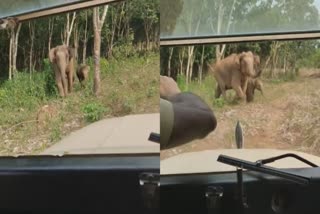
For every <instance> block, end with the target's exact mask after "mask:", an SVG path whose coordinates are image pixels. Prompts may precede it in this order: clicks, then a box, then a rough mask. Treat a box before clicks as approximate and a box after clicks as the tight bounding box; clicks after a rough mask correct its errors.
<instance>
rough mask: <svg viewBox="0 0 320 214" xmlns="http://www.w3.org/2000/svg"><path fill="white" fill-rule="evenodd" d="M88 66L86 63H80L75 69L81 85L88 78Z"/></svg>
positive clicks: (83, 84)
mask: <svg viewBox="0 0 320 214" xmlns="http://www.w3.org/2000/svg"><path fill="white" fill-rule="evenodd" d="M89 72H90V67H89V66H88V65H84V64H83V65H80V66H79V67H78V69H77V77H78V80H79V82H80V84H81V86H82V87H84V86H85V82H86V81H87V80H88V78H89Z"/></svg>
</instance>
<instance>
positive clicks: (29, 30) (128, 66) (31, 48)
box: [0, 0, 160, 156]
mask: <svg viewBox="0 0 320 214" xmlns="http://www.w3.org/2000/svg"><path fill="white" fill-rule="evenodd" d="M77 2H78V1H9V2H7V1H6V3H4V1H1V3H0V5H1V6H0V8H1V9H0V11H1V12H0V14H1V15H2V16H11V17H12V16H14V15H15V14H20V13H24V12H27V11H28V12H29V11H35V10H38V9H43V8H47V7H53V6H57V5H61V4H69V3H70V4H71V3H77ZM4 12H5V13H4ZM159 16H160V13H159V1H148V2H141V1H140V0H131V1H118V2H115V3H113V4H107V5H103V6H100V7H95V8H90V9H86V10H78V11H75V12H70V13H64V14H59V15H55V16H48V17H43V18H38V19H32V20H30V21H23V20H22V21H21V20H20V22H16V21H17V20H15V19H14V18H10V19H8V20H1V22H0V24H1V30H0V41H1V46H0V63H1V72H0V78H1V82H0V141H1V142H2V143H1V145H0V155H2V156H4V155H40V154H58V155H62V154H91V153H95V154H97V153H102V154H109V153H112V154H124V153H159V144H157V143H154V142H151V141H148V138H149V135H150V133H152V132H154V133H159V132H160V131H159V92H158V87H159V67H160V66H159V61H160V60H159ZM3 28H6V29H3ZM137 124H139V125H137Z"/></svg>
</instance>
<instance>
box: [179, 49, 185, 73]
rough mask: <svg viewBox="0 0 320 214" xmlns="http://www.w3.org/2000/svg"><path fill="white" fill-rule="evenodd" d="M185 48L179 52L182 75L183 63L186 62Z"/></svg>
mask: <svg viewBox="0 0 320 214" xmlns="http://www.w3.org/2000/svg"><path fill="white" fill-rule="evenodd" d="M184 50H185V47H182V49H181V51H180V52H179V62H180V75H182V74H183V61H184V52H185V51H184Z"/></svg>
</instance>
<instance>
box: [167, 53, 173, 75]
mask: <svg viewBox="0 0 320 214" xmlns="http://www.w3.org/2000/svg"><path fill="white" fill-rule="evenodd" d="M172 54H173V47H170V48H169V59H168V76H169V77H171V58H172Z"/></svg>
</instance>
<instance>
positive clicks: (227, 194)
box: [160, 167, 320, 214]
mask: <svg viewBox="0 0 320 214" xmlns="http://www.w3.org/2000/svg"><path fill="white" fill-rule="evenodd" d="M284 171H286V172H288V173H293V174H296V175H303V176H306V177H308V178H310V183H309V184H308V185H301V184H296V183H293V182H291V181H288V180H284V179H282V178H279V177H276V176H271V175H266V174H264V173H261V172H252V171H244V172H243V189H244V193H245V194H244V195H245V201H246V205H247V206H246V208H245V209H243V210H242V209H241V208H240V206H239V194H238V193H239V192H238V183H237V173H236V172H225V173H206V174H185V175H161V189H160V195H161V213H183V214H187V213H190V214H191V213H197V214H201V213H217V214H229V213H230V214H231V213H232V214H237V213H247V214H275V213H279V214H302V213H303V214H316V213H319V208H320V197H319V194H320V168H318V167H317V168H304V169H287V170H284Z"/></svg>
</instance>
